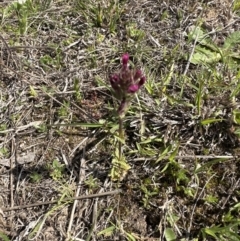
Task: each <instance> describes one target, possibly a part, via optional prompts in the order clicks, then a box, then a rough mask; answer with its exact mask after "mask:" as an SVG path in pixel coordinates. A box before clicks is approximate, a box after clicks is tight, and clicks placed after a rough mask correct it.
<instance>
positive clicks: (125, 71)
mask: <svg viewBox="0 0 240 241" xmlns="http://www.w3.org/2000/svg"><path fill="white" fill-rule="evenodd" d="M128 62H129V54H128V53H125V54H123V55H122V67H121V69H120V71H119V72H118V73H115V74H113V75H111V76H110V78H109V79H110V84H111V86H112V90H113V93H114V95H115V96H116V98H117V99H118V100H119V101H120V103H121V104H120V106H119V109H118V113H119V115H120V113H121V115H122V113H125V112H126V109H127V107H128V106H129V102H130V101H131V98H132V97H133V94H135V93H136V92H137V91H138V90H139V89H140V88H141V86H143V85H144V83H145V82H146V77H145V76H144V75H143V73H142V71H141V70H140V69H130V68H129V64H128Z"/></svg>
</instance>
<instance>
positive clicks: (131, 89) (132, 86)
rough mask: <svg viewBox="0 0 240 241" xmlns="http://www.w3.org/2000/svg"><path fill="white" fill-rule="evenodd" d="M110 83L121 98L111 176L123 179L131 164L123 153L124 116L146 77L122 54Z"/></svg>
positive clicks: (118, 97)
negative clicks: (116, 145) (117, 68)
mask: <svg viewBox="0 0 240 241" xmlns="http://www.w3.org/2000/svg"><path fill="white" fill-rule="evenodd" d="M109 79H110V84H111V87H112V91H113V94H114V96H115V97H116V98H117V99H118V100H119V107H118V110H117V115H118V118H119V130H118V138H117V141H118V147H116V151H115V157H114V158H113V161H112V164H113V168H112V170H111V174H110V176H111V177H112V179H113V180H119V179H122V178H123V177H124V176H125V175H126V173H127V171H128V170H129V169H130V166H129V165H128V164H127V162H126V160H125V158H124V156H123V155H122V144H123V143H125V141H124V130H123V118H124V117H125V115H126V113H127V111H128V108H129V105H130V103H131V100H132V99H133V97H134V94H135V93H137V92H138V90H139V89H140V88H141V87H142V86H143V85H144V83H145V82H146V77H145V76H144V75H143V73H142V71H141V70H140V69H135V68H134V69H130V67H129V54H128V53H125V54H123V55H122V66H121V69H120V71H119V72H118V73H115V74H113V75H111V76H110V78H109Z"/></svg>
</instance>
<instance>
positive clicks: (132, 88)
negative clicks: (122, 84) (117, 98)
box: [128, 84, 140, 94]
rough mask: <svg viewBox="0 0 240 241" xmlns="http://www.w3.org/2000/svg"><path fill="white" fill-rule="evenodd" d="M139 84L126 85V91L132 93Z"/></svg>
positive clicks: (137, 88)
mask: <svg viewBox="0 0 240 241" xmlns="http://www.w3.org/2000/svg"><path fill="white" fill-rule="evenodd" d="M139 88H140V86H139V84H133V85H130V86H129V87H128V93H131V94H134V93H136V92H137V91H138V90H139Z"/></svg>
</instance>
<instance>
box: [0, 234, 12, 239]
mask: <svg viewBox="0 0 240 241" xmlns="http://www.w3.org/2000/svg"><path fill="white" fill-rule="evenodd" d="M0 238H1V239H2V240H3V241H10V239H9V238H8V236H7V235H6V234H4V233H2V232H0Z"/></svg>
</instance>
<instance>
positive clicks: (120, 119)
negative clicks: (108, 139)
mask: <svg viewBox="0 0 240 241" xmlns="http://www.w3.org/2000/svg"><path fill="white" fill-rule="evenodd" d="M119 138H120V139H121V140H122V139H123V138H124V133H123V118H122V117H119ZM118 151H119V160H121V157H122V142H121V141H120V140H118Z"/></svg>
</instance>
